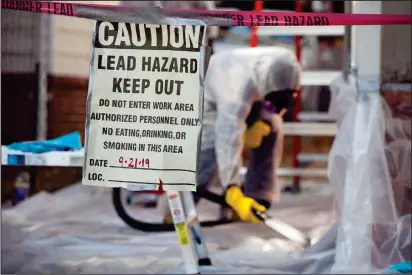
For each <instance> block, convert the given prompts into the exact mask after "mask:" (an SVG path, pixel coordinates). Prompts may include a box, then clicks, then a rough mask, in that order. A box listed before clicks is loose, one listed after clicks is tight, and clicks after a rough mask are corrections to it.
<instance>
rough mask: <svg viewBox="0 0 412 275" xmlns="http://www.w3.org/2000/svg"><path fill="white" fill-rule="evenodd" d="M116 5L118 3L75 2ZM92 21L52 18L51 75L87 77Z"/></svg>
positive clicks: (63, 17) (54, 16) (60, 17)
mask: <svg viewBox="0 0 412 275" xmlns="http://www.w3.org/2000/svg"><path fill="white" fill-rule="evenodd" d="M76 2H87V3H95V4H105V5H116V4H118V1H76ZM94 23H95V21H94V20H87V19H81V18H72V17H65V16H56V15H53V16H52V21H51V45H52V47H51V68H50V69H51V73H52V74H53V75H59V76H73V77H88V76H89V63H90V53H91V48H92V34H93V28H94Z"/></svg>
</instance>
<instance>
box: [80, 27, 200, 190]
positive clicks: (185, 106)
mask: <svg viewBox="0 0 412 275" xmlns="http://www.w3.org/2000/svg"><path fill="white" fill-rule="evenodd" d="M205 31H206V27H205V26H194V25H183V26H171V25H148V24H130V23H117V22H99V21H98V22H97V23H96V29H95V34H94V48H93V53H92V60H91V68H90V83H89V94H88V102H87V120H86V142H85V144H86V154H85V162H84V169H83V184H86V185H95V186H106V187H124V188H133V189H134V190H157V189H158V186H159V183H160V180H162V183H163V189H164V190H166V191H172V190H173V191H195V190H196V162H197V151H198V149H197V147H198V141H199V135H200V130H201V110H202V109H201V107H202V106H201V104H202V96H201V95H202V93H201V83H200V81H201V77H200V74H201V66H202V58H201V55H202V51H201V46H202V44H203V43H202V42H203V40H204V36H205Z"/></svg>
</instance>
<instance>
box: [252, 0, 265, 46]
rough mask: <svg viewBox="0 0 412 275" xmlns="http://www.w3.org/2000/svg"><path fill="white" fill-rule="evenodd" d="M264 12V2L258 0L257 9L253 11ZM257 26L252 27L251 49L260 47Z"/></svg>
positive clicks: (256, 2)
mask: <svg viewBox="0 0 412 275" xmlns="http://www.w3.org/2000/svg"><path fill="white" fill-rule="evenodd" d="M262 10H263V1H262V0H256V1H255V8H254V9H253V11H255V12H261V11H262ZM257 28H258V27H257V26H253V27H252V31H251V34H250V42H249V47H251V48H254V47H256V46H257V45H258V42H259V38H258V34H257Z"/></svg>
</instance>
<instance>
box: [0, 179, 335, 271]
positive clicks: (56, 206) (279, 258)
mask: <svg viewBox="0 0 412 275" xmlns="http://www.w3.org/2000/svg"><path fill="white" fill-rule="evenodd" d="M308 184H310V185H308V186H309V187H306V188H304V191H305V193H304V194H302V195H300V196H294V195H285V196H284V197H283V199H282V202H281V203H280V204H279V205H277V206H275V207H274V208H273V209H272V210H271V214H272V215H273V216H275V217H277V218H279V219H282V220H284V221H286V222H288V223H290V224H291V225H293V226H295V227H297V228H299V229H301V230H304V231H305V232H309V234H310V236H312V239H313V240H314V241H317V240H319V239H320V238H321V240H320V241H318V242H317V244H316V245H315V246H313V247H311V248H310V249H309V250H308V251H306V252H301V251H299V249H298V248H297V246H296V245H294V244H293V243H291V242H290V241H287V240H286V239H283V238H282V237H281V236H280V235H278V234H276V233H275V232H274V231H272V230H270V229H268V228H266V227H265V226H264V225H254V224H239V223H237V224H230V225H226V226H220V227H213V228H203V232H204V235H205V241H206V244H207V246H208V249H209V252H210V257H211V259H212V262H213V266H211V267H201V272H202V273H206V274H207V273H210V274H223V273H232V274H239V273H249V274H251V273H261V274H262V273H266V274H274V273H282V274H285V273H318V274H319V273H328V272H329V270H330V268H331V266H332V264H333V261H334V243H335V237H334V236H335V235H336V234H335V233H334V232H335V230H334V228H332V229H331V230H330V232H329V233H327V234H326V236H325V237H323V238H322V236H324V234H325V232H326V231H328V230H329V228H330V226H331V224H332V223H333V221H334V220H333V218H334V215H333V214H332V213H331V209H332V208H333V207H332V205H333V198H332V195H331V190H330V188H329V186H328V185H324V184H321V183H308ZM110 191H111V190H110V189H108V188H98V187H90V186H81V185H74V186H72V187H68V188H66V189H63V190H61V191H58V192H56V193H54V194H49V193H44V192H42V193H39V194H37V195H35V196H33V197H31V198H30V199H28V200H26V201H24V202H23V203H21V204H20V205H18V206H16V207H15V208H10V209H3V211H2V251H1V252H2V273H25V274H33V273H37V274H39V273H43V274H44V273H47V274H68V273H69V274H79V273H81V274H86V273H88V274H91V273H94V274H99V273H100V274H102V273H110V274H113V273H119V274H139V273H140V274H153V273H157V274H159V273H160V274H165V273H174V274H184V272H185V271H184V267H183V264H182V258H181V252H180V248H179V245H178V240H177V236H176V233H175V232H168V233H143V232H139V231H136V230H133V229H130V228H129V227H127V225H125V224H124V223H123V221H122V220H120V219H119V218H118V217H117V215H116V214H115V212H114V210H113V206H112V204H111V196H110ZM213 206H214V205H212V204H210V203H209V202H205V201H201V203H200V205H199V208H200V209H199V213H200V215H201V218H202V213H205V212H208V211H210V210H211V208H210V207H212V208H213ZM216 210H218V209H216ZM142 211H144V210H143V209H142ZM216 212H217V211H216ZM216 215H217V213H216Z"/></svg>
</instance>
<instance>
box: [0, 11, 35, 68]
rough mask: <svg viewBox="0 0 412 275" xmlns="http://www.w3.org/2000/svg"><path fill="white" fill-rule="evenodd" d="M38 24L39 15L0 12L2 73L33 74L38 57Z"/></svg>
mask: <svg viewBox="0 0 412 275" xmlns="http://www.w3.org/2000/svg"><path fill="white" fill-rule="evenodd" d="M39 23H40V15H39V14H34V13H30V12H22V11H14V10H6V9H2V10H1V71H2V73H31V72H34V70H35V65H36V62H37V56H38V46H39V35H38V33H39Z"/></svg>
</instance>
